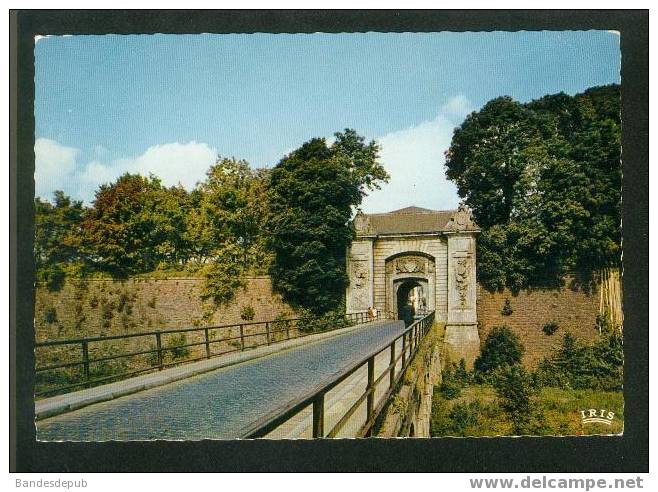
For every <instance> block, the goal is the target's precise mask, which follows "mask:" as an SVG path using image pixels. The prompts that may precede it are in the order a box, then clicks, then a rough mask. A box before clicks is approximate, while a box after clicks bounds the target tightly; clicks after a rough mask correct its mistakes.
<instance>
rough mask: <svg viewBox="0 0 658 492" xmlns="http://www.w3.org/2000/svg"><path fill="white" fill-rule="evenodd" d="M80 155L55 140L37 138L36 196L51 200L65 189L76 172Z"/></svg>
mask: <svg viewBox="0 0 658 492" xmlns="http://www.w3.org/2000/svg"><path fill="white" fill-rule="evenodd" d="M79 153H80V150H79V149H76V148H73V147H66V146H64V145H60V144H59V143H58V142H56V141H55V140H49V139H47V138H37V140H36V141H35V142H34V157H35V172H34V181H35V187H36V189H35V192H36V195H37V196H41V197H48V198H50V197H51V196H52V193H53V192H54V191H55V190H61V189H64V188H65V187H66V186H67V184H68V183H69V180H70V177H71V174H73V173H74V172H75V161H76V158H77V156H78V154H79Z"/></svg>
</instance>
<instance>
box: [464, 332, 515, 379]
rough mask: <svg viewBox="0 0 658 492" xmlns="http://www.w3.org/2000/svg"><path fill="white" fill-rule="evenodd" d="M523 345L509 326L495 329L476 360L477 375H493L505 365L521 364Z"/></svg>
mask: <svg viewBox="0 0 658 492" xmlns="http://www.w3.org/2000/svg"><path fill="white" fill-rule="evenodd" d="M523 350H524V348H523V345H522V344H521V342H520V341H519V338H518V337H517V336H516V334H515V333H514V332H513V331H512V330H510V329H509V328H508V327H507V326H496V327H494V328H493V329H492V330H491V332H490V333H489V335H488V336H487V339H486V340H485V342H484V346H483V347H482V351H481V353H480V355H479V356H478V358H477V359H475V364H474V369H475V372H476V373H484V374H487V373H491V372H492V371H494V370H496V369H497V368H499V367H501V366H504V365H509V366H511V365H514V364H518V363H519V362H521V356H522V355H523Z"/></svg>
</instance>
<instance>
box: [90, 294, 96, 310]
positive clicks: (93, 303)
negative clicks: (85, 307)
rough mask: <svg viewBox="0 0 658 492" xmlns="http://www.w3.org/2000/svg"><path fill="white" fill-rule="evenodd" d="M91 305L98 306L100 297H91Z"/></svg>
mask: <svg viewBox="0 0 658 492" xmlns="http://www.w3.org/2000/svg"><path fill="white" fill-rule="evenodd" d="M89 305H90V306H91V307H93V308H95V307H98V297H97V296H93V297H92V298H91V299H89Z"/></svg>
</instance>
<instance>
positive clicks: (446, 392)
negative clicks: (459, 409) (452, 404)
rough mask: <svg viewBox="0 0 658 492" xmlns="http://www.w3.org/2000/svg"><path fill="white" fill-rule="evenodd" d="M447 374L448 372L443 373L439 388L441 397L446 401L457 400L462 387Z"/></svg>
mask: <svg viewBox="0 0 658 492" xmlns="http://www.w3.org/2000/svg"><path fill="white" fill-rule="evenodd" d="M449 374H450V372H449V371H443V378H442V380H441V386H439V391H440V392H441V396H442V397H443V398H445V399H446V400H452V399H454V398H458V397H459V395H461V392H462V387H461V385H460V384H459V382H458V381H457V380H456V379H455V378H454V377H451V376H449Z"/></svg>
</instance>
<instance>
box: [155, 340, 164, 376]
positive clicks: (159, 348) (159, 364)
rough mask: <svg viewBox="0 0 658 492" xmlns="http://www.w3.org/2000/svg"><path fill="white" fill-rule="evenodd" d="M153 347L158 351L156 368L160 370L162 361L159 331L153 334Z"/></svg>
mask: <svg viewBox="0 0 658 492" xmlns="http://www.w3.org/2000/svg"><path fill="white" fill-rule="evenodd" d="M155 347H156V350H157V351H158V368H159V369H160V370H162V366H163V360H162V335H161V334H160V332H159V331H156V332H155Z"/></svg>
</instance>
